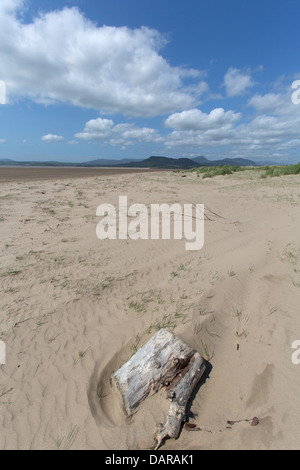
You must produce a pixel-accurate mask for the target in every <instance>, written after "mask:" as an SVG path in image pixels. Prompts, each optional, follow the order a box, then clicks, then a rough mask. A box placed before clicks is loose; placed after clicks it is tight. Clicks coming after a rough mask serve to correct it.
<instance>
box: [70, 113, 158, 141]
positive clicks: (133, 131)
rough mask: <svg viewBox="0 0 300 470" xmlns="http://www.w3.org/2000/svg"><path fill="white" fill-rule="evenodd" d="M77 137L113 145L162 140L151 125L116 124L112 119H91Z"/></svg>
mask: <svg viewBox="0 0 300 470" xmlns="http://www.w3.org/2000/svg"><path fill="white" fill-rule="evenodd" d="M74 137H75V138H76V139H81V140H86V141H89V142H90V141H97V140H98V141H102V142H104V143H106V144H107V143H109V144H110V145H112V146H123V145H133V144H134V142H161V141H162V137H161V136H160V135H159V134H158V132H157V131H156V130H155V129H152V128H150V127H136V126H135V125H134V124H128V123H121V124H116V125H115V124H114V122H113V121H112V120H111V119H105V118H97V119H91V120H90V121H88V122H87V123H86V124H85V127H84V129H83V131H82V132H77V133H76V134H75V135H74Z"/></svg>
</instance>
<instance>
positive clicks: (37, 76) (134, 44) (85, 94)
mask: <svg viewBox="0 0 300 470" xmlns="http://www.w3.org/2000/svg"><path fill="white" fill-rule="evenodd" d="M24 7H25V2H24V0H1V3H0V63H1V74H2V79H3V80H4V81H5V82H6V84H7V94H8V98H9V99H10V100H13V99H16V98H24V97H29V98H30V99H33V100H35V101H36V102H38V103H45V104H48V103H49V104H51V103H56V102H63V103H69V104H73V105H76V106H82V107H88V108H94V109H98V110H100V111H101V112H103V113H104V112H106V113H120V114H123V115H126V116H155V115H158V114H168V113H171V112H174V111H176V110H178V109H188V108H191V107H193V106H195V104H197V100H198V97H199V95H200V94H202V93H204V92H205V91H207V84H206V83H205V82H203V81H201V80H200V76H201V74H200V72H198V71H197V70H193V69H185V68H180V67H172V66H171V65H170V64H169V63H168V62H167V61H166V60H165V59H164V58H163V56H162V55H160V53H159V51H160V50H161V49H162V47H163V46H164V45H165V44H166V39H165V37H164V36H163V35H161V34H160V33H159V32H158V31H156V30H154V29H150V28H147V27H141V28H138V29H130V28H128V27H111V26H101V27H99V26H97V25H96V24H94V23H92V22H91V21H90V20H88V19H87V18H86V17H85V16H84V15H83V14H82V13H81V12H80V11H79V10H78V9H77V8H67V7H65V8H63V9H62V10H59V11H51V12H49V13H45V14H43V13H41V14H40V15H39V16H37V17H36V18H34V19H33V20H32V22H31V23H29V24H25V23H24V22H22V19H21V18H22V17H21V15H20V12H21V11H22V8H24ZM187 77H192V78H193V80H196V82H197V83H195V85H194V87H190V88H188V87H185V86H184V79H185V78H187Z"/></svg>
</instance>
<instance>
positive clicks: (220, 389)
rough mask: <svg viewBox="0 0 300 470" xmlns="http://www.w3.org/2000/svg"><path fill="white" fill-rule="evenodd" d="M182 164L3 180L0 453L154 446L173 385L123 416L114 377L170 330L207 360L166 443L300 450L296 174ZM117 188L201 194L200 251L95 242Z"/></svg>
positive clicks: (138, 194) (196, 199)
mask: <svg viewBox="0 0 300 470" xmlns="http://www.w3.org/2000/svg"><path fill="white" fill-rule="evenodd" d="M55 170H56V171H60V170H57V169H55ZM1 171H2V170H1ZM12 171H15V169H12ZM26 171H28V172H29V171H31V170H30V169H28V170H27V169H26ZM39 171H40V172H41V171H42V169H39ZM93 171H94V170H93ZM182 176H183V173H181V172H163V171H161V172H159V171H157V172H137V173H132V171H131V172H130V173H124V172H123V173H121V172H120V173H118V174H95V176H88V175H86V174H85V175H84V176H82V177H81V178H75V177H72V175H70V174H68V175H65V174H64V175H63V177H60V178H55V177H53V176H52V175H49V174H48V176H47V177H46V178H43V177H41V175H40V176H39V177H32V178H30V177H29V178H27V177H23V178H13V177H11V178H7V179H5V178H4V179H3V178H1V185H0V243H1V271H0V287H1V297H0V303H1V309H0V312H1V314H0V315H1V316H0V339H1V340H2V341H3V342H4V343H5V345H6V364H3V365H0V409H1V412H0V448H1V449H25V450H27V449H53V450H54V449H110V450H121V449H130V450H132V449H150V448H152V447H153V445H154V439H153V438H154V434H155V430H156V425H157V423H159V422H163V420H164V413H165V410H164V409H162V407H161V406H160V403H161V400H160V393H162V391H160V392H158V393H157V394H155V395H153V396H151V397H149V398H147V399H146V400H145V401H144V403H142V404H141V406H140V407H139V409H138V411H137V412H136V414H135V415H134V416H133V417H132V419H130V420H128V419H126V418H125V415H124V414H123V413H122V410H121V409H120V406H119V402H118V400H117V399H116V396H115V395H114V393H113V392H112V389H111V385H110V377H111V374H112V373H113V371H116V370H117V369H118V368H119V367H120V366H121V365H122V364H124V362H126V361H127V360H128V359H129V358H130V357H131V356H132V355H133V354H134V353H135V352H136V351H137V350H138V349H139V348H140V347H141V346H142V345H143V344H145V343H146V342H147V341H148V340H149V338H151V337H152V336H153V334H155V332H156V331H158V330H159V329H160V328H162V327H168V328H170V329H171V330H172V331H173V332H174V333H175V334H176V335H177V336H178V337H179V338H181V339H182V340H184V341H185V342H186V343H187V344H188V345H189V346H191V347H193V348H195V349H196V350H197V351H198V352H199V353H200V354H201V355H202V356H203V357H204V358H205V359H206V360H207V361H208V362H209V364H210V368H209V369H208V371H207V373H206V375H205V377H204V378H203V380H202V381H201V384H200V387H199V388H198V390H197V393H196V394H195V396H194V397H193V400H192V402H191V404H190V406H189V410H188V414H187V419H188V421H189V422H190V423H194V424H196V425H197V426H198V428H199V429H198V430H197V431H189V430H188V429H184V428H183V429H182V431H181V433H180V435H179V437H178V439H176V440H174V439H168V440H166V441H165V442H164V444H163V445H162V447H161V450H169V449H179V450H192V449H194V450H197V449H199V450H200V449H263V450H266V449H299V448H300V431H299V416H300V401H299V388H300V364H299V365H295V364H293V362H292V360H291V357H292V353H293V349H292V348H291V345H292V343H293V342H294V341H295V340H298V339H299V340H300V315H299V295H300V242H299V233H300V189H299V188H300V175H297V176H282V177H279V178H275V177H274V178H265V179H262V178H259V172H258V171H255V172H254V171H250V170H247V171H244V172H239V173H235V174H233V175H228V176H218V177H215V178H207V179H202V177H197V175H196V174H195V173H185V177H184V178H183V177H182ZM120 195H127V197H128V202H129V203H130V204H132V203H142V204H146V205H149V204H151V203H159V204H162V203H167V204H173V203H175V202H177V203H179V204H185V203H191V202H193V203H198V204H204V205H205V213H206V214H207V216H208V218H207V219H206V220H205V241H204V246H203V248H202V249H201V250H199V251H187V250H185V241H184V240H173V239H171V240H132V239H130V238H128V239H127V240H119V239H117V240H99V239H98V238H97V236H96V225H97V222H98V221H99V217H97V216H96V209H97V207H98V206H99V204H102V203H110V204H113V205H115V206H116V207H117V205H118V198H119V196H120ZM253 417H257V418H258V420H259V424H258V425H257V426H251V424H250V421H249V420H251V419H252V418H253ZM228 421H235V423H234V424H233V423H231V424H229V423H228Z"/></svg>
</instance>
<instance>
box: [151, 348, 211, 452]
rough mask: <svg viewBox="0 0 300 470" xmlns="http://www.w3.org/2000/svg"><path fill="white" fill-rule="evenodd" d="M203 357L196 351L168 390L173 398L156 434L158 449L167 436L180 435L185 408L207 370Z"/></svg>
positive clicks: (169, 395) (170, 397)
mask: <svg viewBox="0 0 300 470" xmlns="http://www.w3.org/2000/svg"><path fill="white" fill-rule="evenodd" d="M205 368H206V366H205V363H204V360H203V358H202V357H201V356H200V354H198V353H197V352H195V354H194V355H193V357H192V358H191V359H190V361H189V363H188V364H187V366H186V367H185V369H183V371H182V372H181V373H180V374H179V375H178V376H177V377H175V379H174V381H173V382H172V383H171V384H170V386H169V387H168V391H167V396H168V398H169V400H171V404H170V408H169V411H168V414H167V420H166V423H165V425H164V426H163V425H160V426H159V427H158V431H157V434H156V438H155V439H156V442H157V445H156V447H155V449H158V448H159V447H160V445H161V443H162V441H163V440H164V439H165V438H166V437H171V438H174V439H176V437H178V435H179V432H180V428H181V424H182V421H183V420H184V418H185V410H186V406H187V403H188V401H189V399H190V396H191V394H192V392H193V390H194V388H195V386H196V385H197V383H198V382H199V380H200V378H201V376H202V375H203V373H204V371H205Z"/></svg>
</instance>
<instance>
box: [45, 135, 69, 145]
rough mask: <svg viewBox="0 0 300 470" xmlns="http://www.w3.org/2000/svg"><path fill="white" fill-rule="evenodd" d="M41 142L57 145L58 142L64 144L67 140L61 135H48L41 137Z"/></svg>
mask: <svg viewBox="0 0 300 470" xmlns="http://www.w3.org/2000/svg"><path fill="white" fill-rule="evenodd" d="M41 140H42V141H43V142H46V143H48V144H52V143H57V142H63V141H64V140H65V139H64V137H63V136H61V135H55V134H47V135H43V137H41Z"/></svg>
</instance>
